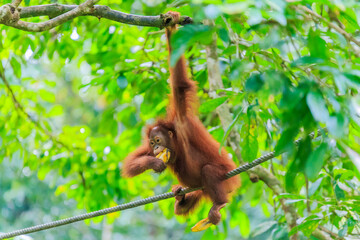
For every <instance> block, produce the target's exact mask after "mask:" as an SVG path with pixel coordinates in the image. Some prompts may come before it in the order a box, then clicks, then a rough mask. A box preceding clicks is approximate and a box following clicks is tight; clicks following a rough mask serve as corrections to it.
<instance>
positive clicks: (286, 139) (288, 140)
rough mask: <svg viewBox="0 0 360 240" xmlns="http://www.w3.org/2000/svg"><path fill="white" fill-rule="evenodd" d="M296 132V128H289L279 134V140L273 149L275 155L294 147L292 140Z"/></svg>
mask: <svg viewBox="0 0 360 240" xmlns="http://www.w3.org/2000/svg"><path fill="white" fill-rule="evenodd" d="M298 131H299V130H298V129H297V128H289V129H286V130H285V131H284V132H283V133H282V134H281V137H280V140H279V141H278V143H277V144H276V147H275V155H279V154H281V153H283V152H285V151H288V150H289V149H291V148H292V147H293V146H294V139H295V137H296V135H297V134H298Z"/></svg>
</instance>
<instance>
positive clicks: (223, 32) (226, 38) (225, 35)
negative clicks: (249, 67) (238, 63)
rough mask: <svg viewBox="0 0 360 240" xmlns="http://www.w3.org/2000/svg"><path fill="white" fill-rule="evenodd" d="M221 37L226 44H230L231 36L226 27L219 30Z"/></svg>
mask: <svg viewBox="0 0 360 240" xmlns="http://www.w3.org/2000/svg"><path fill="white" fill-rule="evenodd" d="M219 37H220V39H221V40H222V41H223V42H224V43H225V44H226V46H228V44H229V43H230V37H229V34H228V32H227V30H226V29H225V28H221V29H220V30H219Z"/></svg>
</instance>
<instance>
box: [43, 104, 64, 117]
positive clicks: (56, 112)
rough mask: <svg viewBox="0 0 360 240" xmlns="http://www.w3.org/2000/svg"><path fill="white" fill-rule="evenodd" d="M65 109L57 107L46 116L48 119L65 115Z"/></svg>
mask: <svg viewBox="0 0 360 240" xmlns="http://www.w3.org/2000/svg"><path fill="white" fill-rule="evenodd" d="M63 112H64V111H63V107H62V106H61V105H55V106H53V107H52V108H51V110H50V111H49V112H48V113H47V114H46V116H47V117H57V116H60V115H62V114H63Z"/></svg>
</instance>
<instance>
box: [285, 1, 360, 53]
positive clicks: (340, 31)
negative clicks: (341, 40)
mask: <svg viewBox="0 0 360 240" xmlns="http://www.w3.org/2000/svg"><path fill="white" fill-rule="evenodd" d="M292 7H293V8H295V9H296V10H302V11H304V12H306V13H308V14H310V15H311V16H313V17H315V18H317V19H318V20H320V21H322V22H324V23H326V24H327V25H328V26H329V27H331V28H333V29H335V30H336V31H337V32H339V33H340V34H342V35H343V36H344V37H345V38H346V39H348V40H349V41H352V42H353V43H355V44H356V45H358V46H359V47H360V41H358V40H357V39H356V38H355V37H354V36H352V35H351V34H350V33H348V32H346V31H345V30H344V29H342V28H341V27H339V26H338V25H336V24H334V23H332V22H330V21H329V20H327V19H326V18H324V17H322V16H320V15H319V14H317V13H316V12H314V11H312V10H311V9H309V8H307V7H305V6H302V5H297V6H292Z"/></svg>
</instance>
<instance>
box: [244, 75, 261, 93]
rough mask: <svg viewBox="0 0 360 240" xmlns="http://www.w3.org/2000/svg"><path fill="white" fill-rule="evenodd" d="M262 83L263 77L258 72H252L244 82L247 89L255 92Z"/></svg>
mask: <svg viewBox="0 0 360 240" xmlns="http://www.w3.org/2000/svg"><path fill="white" fill-rule="evenodd" d="M263 85H264V78H263V76H262V75H260V74H258V73H254V74H252V75H251V76H250V77H249V78H248V79H247V80H246V83H245V89H246V90H248V91H253V92H257V91H259V90H260V89H261V88H262V86H263Z"/></svg>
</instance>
